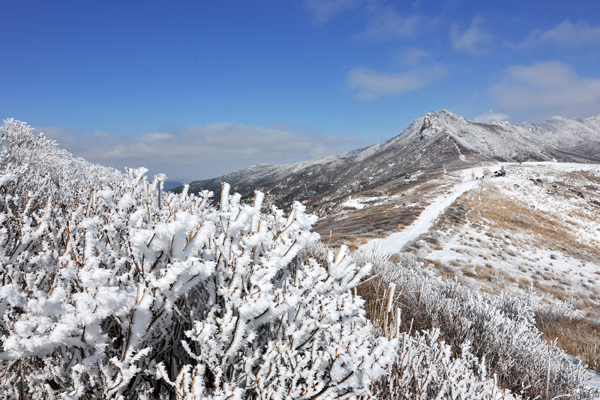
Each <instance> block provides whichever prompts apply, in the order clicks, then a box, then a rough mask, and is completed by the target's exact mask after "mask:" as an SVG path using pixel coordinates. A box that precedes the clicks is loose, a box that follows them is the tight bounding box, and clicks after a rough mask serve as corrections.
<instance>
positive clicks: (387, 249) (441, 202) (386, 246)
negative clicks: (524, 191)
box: [360, 180, 479, 254]
mask: <svg viewBox="0 0 600 400" xmlns="http://www.w3.org/2000/svg"><path fill="white" fill-rule="evenodd" d="M478 182H479V181H476V180H475V181H472V180H471V181H466V182H461V183H459V184H457V185H456V186H454V187H453V188H452V189H451V190H450V191H449V192H447V193H446V194H445V195H444V196H443V197H439V198H438V199H436V200H435V201H434V202H433V204H431V205H429V207H427V208H425V210H423V212H422V213H421V215H420V216H419V218H417V220H416V221H415V222H413V223H412V224H411V225H410V226H408V227H406V228H405V229H404V230H402V231H401V232H396V233H393V234H391V235H390V236H388V237H386V238H385V239H373V240H371V241H369V242H368V243H367V244H365V245H363V246H361V248H360V249H361V250H363V251H367V252H369V251H373V249H374V248H376V247H378V248H379V251H380V252H381V253H383V254H391V253H396V252H398V251H400V250H402V248H403V247H404V245H405V244H406V243H408V242H410V241H411V240H414V239H416V238H417V237H419V236H420V235H422V234H424V233H426V232H427V231H428V230H429V229H430V228H431V226H432V223H433V221H434V220H435V219H436V218H437V217H438V216H439V215H440V213H442V212H443V211H444V210H445V209H446V208H448V206H449V205H451V204H452V203H454V201H455V200H456V199H457V198H458V197H460V196H461V195H462V194H463V193H465V192H466V191H468V190H470V189H472V188H473V187H475V186H476V185H477V183H478Z"/></svg>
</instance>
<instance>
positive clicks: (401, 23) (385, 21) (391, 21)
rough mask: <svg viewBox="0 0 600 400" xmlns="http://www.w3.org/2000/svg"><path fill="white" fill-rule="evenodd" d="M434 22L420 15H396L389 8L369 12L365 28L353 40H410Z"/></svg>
mask: <svg viewBox="0 0 600 400" xmlns="http://www.w3.org/2000/svg"><path fill="white" fill-rule="evenodd" d="M434 22H435V21H434V20H432V19H430V18H426V17H423V16H421V15H411V16H408V17H405V16H402V15H400V14H398V13H396V12H395V11H394V10H392V9H391V8H385V9H376V10H371V17H370V18H369V21H368V23H367V28H366V29H365V30H364V31H363V32H360V33H358V34H356V35H354V38H355V39H357V40H364V41H387V40H396V39H406V38H412V37H415V36H416V35H417V33H418V32H420V31H422V30H423V29H427V28H429V27H430V26H432V25H433V24H434Z"/></svg>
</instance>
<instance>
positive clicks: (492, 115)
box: [473, 110, 510, 124]
mask: <svg viewBox="0 0 600 400" xmlns="http://www.w3.org/2000/svg"><path fill="white" fill-rule="evenodd" d="M509 120H510V115H508V114H504V113H501V112H496V111H494V110H489V111H487V112H484V113H483V114H481V115H478V116H477V117H475V119H474V120H473V121H475V122H483V123H485V124H489V123H491V122H504V121H509Z"/></svg>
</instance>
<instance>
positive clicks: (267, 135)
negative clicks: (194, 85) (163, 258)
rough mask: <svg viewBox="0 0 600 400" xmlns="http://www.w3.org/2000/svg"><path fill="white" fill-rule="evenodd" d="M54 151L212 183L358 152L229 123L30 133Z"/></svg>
mask: <svg viewBox="0 0 600 400" xmlns="http://www.w3.org/2000/svg"><path fill="white" fill-rule="evenodd" d="M36 131H38V132H39V131H41V132H44V134H46V136H47V137H48V138H50V139H55V140H56V141H57V142H58V143H59V145H60V147H62V148H65V149H66V150H68V151H70V152H71V153H73V154H74V155H75V156H78V157H83V158H85V159H87V160H89V161H92V162H96V163H99V164H102V165H107V166H111V167H115V168H119V169H122V168H123V167H139V166H144V167H146V168H149V169H150V173H151V174H157V173H160V172H162V173H166V174H167V176H168V177H169V178H171V179H184V180H196V179H205V178H211V177H216V176H219V175H222V174H225V173H228V172H231V171H234V170H237V169H240V168H245V167H248V166H251V165H254V164H259V163H268V164H287V163H291V162H297V161H302V160H307V159H310V158H314V157H318V156H322V155H329V154H339V153H343V152H346V151H349V150H352V149H354V148H356V147H357V146H358V143H357V142H359V141H360V140H359V139H357V138H355V137H351V136H348V137H345V138H340V137H336V136H333V135H325V134H320V135H312V134H311V135H308V134H301V133H290V132H286V131H283V130H279V129H264V128H257V127H252V126H247V125H239V124H232V123H217V124H211V125H206V126H191V127H189V128H186V129H184V130H182V131H177V132H168V133H166V132H149V133H145V134H142V135H138V136H135V137H114V136H111V135H109V134H107V133H105V132H104V133H102V134H97V133H94V134H92V135H82V134H78V133H76V132H74V131H71V130H68V129H64V128H56V127H51V128H36Z"/></svg>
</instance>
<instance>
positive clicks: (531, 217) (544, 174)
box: [348, 163, 600, 318]
mask: <svg viewBox="0 0 600 400" xmlns="http://www.w3.org/2000/svg"><path fill="white" fill-rule="evenodd" d="M506 170H507V175H506V176H505V177H498V178H489V179H483V180H477V181H475V182H476V183H477V184H475V182H473V181H469V179H470V175H471V171H472V170H471V169H465V170H463V171H461V172H462V176H463V180H465V182H463V183H455V184H454V186H452V185H450V186H445V189H444V190H440V191H437V192H435V194H434V195H433V198H432V199H430V200H429V203H430V204H431V205H430V206H429V207H426V208H425V209H424V211H423V212H422V213H421V214H420V215H419V217H418V218H417V219H416V220H415V221H414V222H413V223H412V224H410V225H407V226H406V227H404V228H403V227H399V228H398V232H397V233H391V234H390V235H385V236H386V237H384V238H382V239H381V240H377V239H370V241H368V242H366V241H364V240H363V241H362V243H365V244H364V245H363V246H362V248H363V249H364V250H367V251H369V250H371V249H373V248H375V247H378V248H379V249H380V251H382V252H384V253H388V254H391V253H395V252H400V251H401V250H403V251H409V252H413V253H414V254H416V255H417V256H418V257H420V258H421V259H423V260H424V261H425V262H426V263H427V264H429V265H430V267H431V268H432V269H433V270H434V271H436V273H438V274H440V275H442V276H445V277H449V278H453V277H457V278H458V279H459V280H460V281H461V282H463V283H465V284H467V285H469V286H476V287H480V288H483V289H484V290H485V291H488V292H491V293H500V292H502V291H509V292H512V293H515V294H516V293H519V292H521V291H522V290H524V289H527V288H529V287H531V286H533V287H534V288H535V290H536V291H537V292H538V294H540V295H541V296H542V297H544V298H545V299H546V300H547V301H549V302H554V301H556V300H560V301H566V302H569V303H571V304H573V306H574V307H575V308H576V309H578V310H580V312H581V313H582V314H583V315H589V316H593V317H594V318H600V312H598V309H599V308H598V307H599V306H600V164H564V163H525V164H522V165H519V164H513V165H507V166H506ZM476 174H477V175H479V171H476ZM468 184H470V185H469V187H468V188H466V189H467V190H460V189H461V188H462V186H465V185H468ZM448 188H450V190H448ZM463 189H465V188H463ZM461 192H462V193H463V194H462V195H460V196H456V194H459V193H461ZM354 201H355V202H356V204H362V203H361V199H360V198H359V199H355V200H354ZM361 212H365V213H369V207H368V206H367V207H365V208H364V209H361ZM371 218H374V210H371ZM367 238H368V237H367ZM348 239H349V240H350V238H348ZM351 242H352V243H357V242H358V243H360V242H361V240H360V239H359V238H356V237H354V238H352V239H351ZM594 310H595V311H594Z"/></svg>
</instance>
